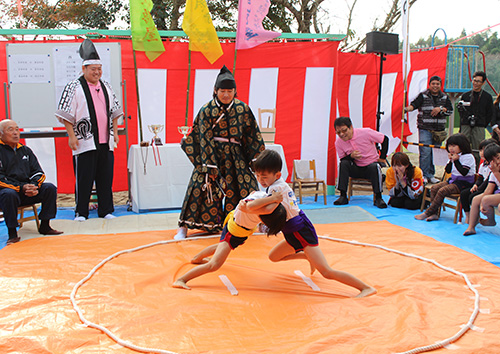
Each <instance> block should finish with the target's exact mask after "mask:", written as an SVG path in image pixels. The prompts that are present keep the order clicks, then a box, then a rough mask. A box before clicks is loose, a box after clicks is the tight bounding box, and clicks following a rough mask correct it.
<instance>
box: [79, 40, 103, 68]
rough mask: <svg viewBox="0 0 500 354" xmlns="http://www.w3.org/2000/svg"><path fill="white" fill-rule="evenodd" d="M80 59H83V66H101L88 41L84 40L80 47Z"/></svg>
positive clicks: (92, 44)
mask: <svg viewBox="0 0 500 354" xmlns="http://www.w3.org/2000/svg"><path fill="white" fill-rule="evenodd" d="M79 52H80V57H81V58H82V59H83V65H91V64H102V63H101V60H100V59H101V58H99V53H97V49H96V48H95V46H94V43H92V41H91V40H90V39H88V38H87V39H86V40H84V41H83V42H82V44H81V45H80V50H79Z"/></svg>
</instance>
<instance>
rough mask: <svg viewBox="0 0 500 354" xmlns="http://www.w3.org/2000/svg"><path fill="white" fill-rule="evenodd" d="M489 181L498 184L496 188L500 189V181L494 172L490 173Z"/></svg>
mask: <svg viewBox="0 0 500 354" xmlns="http://www.w3.org/2000/svg"><path fill="white" fill-rule="evenodd" d="M488 182H489V183H495V185H496V186H497V189H496V190H499V189H500V181H498V179H497V178H496V176H495V174H494V173H491V174H490V178H489V179H488Z"/></svg>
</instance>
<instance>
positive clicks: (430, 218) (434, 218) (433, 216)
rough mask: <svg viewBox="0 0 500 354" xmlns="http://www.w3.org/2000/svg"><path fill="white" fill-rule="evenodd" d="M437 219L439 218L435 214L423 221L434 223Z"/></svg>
mask: <svg viewBox="0 0 500 354" xmlns="http://www.w3.org/2000/svg"><path fill="white" fill-rule="evenodd" d="M438 219H439V216H437V214H433V215H431V216H429V217H428V218H427V219H425V220H426V221H434V220H438Z"/></svg>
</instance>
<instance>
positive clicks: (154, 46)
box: [130, 0, 165, 61]
mask: <svg viewBox="0 0 500 354" xmlns="http://www.w3.org/2000/svg"><path fill="white" fill-rule="evenodd" d="M152 8H153V2H152V1H151V0H130V27H131V30H132V46H133V48H134V50H139V51H142V52H146V56H147V57H148V58H149V60H150V61H154V60H155V59H156V58H158V57H159V56H160V55H161V54H162V53H163V52H164V51H165V47H164V46H163V43H162V41H161V38H160V34H159V33H158V29H157V28H156V25H155V23H154V21H153V18H152V17H151V9H152Z"/></svg>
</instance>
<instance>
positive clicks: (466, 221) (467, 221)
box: [464, 215, 469, 224]
mask: <svg viewBox="0 0 500 354" xmlns="http://www.w3.org/2000/svg"><path fill="white" fill-rule="evenodd" d="M464 223H466V224H468V223H469V216H468V215H467V216H466V217H465V221H464Z"/></svg>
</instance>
